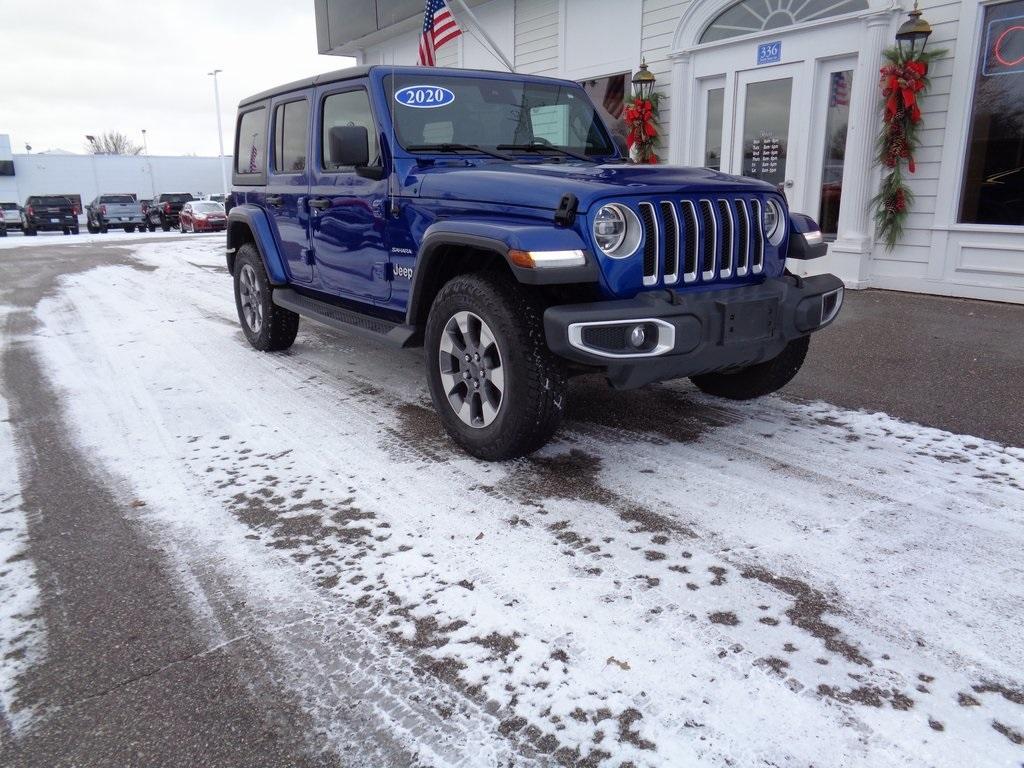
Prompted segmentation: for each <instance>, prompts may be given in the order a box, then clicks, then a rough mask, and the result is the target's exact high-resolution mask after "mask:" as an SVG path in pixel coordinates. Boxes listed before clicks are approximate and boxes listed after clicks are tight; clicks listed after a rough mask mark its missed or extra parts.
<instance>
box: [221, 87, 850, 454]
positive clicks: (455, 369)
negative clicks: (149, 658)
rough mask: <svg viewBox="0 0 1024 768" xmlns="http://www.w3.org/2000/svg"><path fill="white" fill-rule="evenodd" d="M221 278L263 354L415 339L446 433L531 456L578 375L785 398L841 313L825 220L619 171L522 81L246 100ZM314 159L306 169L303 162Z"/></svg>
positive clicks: (704, 178)
mask: <svg viewBox="0 0 1024 768" xmlns="http://www.w3.org/2000/svg"><path fill="white" fill-rule="evenodd" d="M235 125H236V130H235V136H236V138H235V160H234V162H235V166H234V172H233V187H234V191H233V201H234V205H233V207H232V208H231V211H230V213H229V215H228V251H227V262H228V270H229V271H230V273H231V275H232V276H233V279H234V286H235V301H236V304H237V307H238V316H239V319H240V321H241V324H242V329H243V330H244V332H245V335H246V337H247V338H248V340H249V342H250V343H251V344H252V345H253V346H254V347H255V348H256V349H259V350H263V351H273V350H282V349H286V348H288V347H289V346H291V344H292V342H293V341H294V340H295V335H296V333H297V332H298V328H299V317H300V316H303V317H307V318H309V319H311V320H315V321H317V322H320V323H323V324H325V325H328V326H333V327H335V328H340V329H344V330H348V331H352V332H355V333H362V334H366V335H369V336H373V337H375V338H378V339H380V340H383V341H385V342H387V343H390V344H394V345H396V346H399V347H404V346H414V345H423V346H424V347H425V351H426V354H425V364H426V374H427V383H428V385H429V388H430V394H431V397H432V398H433V401H434V407H435V408H436V409H437V413H438V415H439V417H440V419H441V422H442V423H443V425H444V427H445V429H446V430H447V431H448V434H449V435H451V437H452V439H453V440H455V442H457V443H458V444H459V445H461V446H462V447H463V448H464V449H465V450H466V451H468V452H469V453H471V454H473V455H474V456H478V457H480V458H482V459H489V460H494V459H507V458H511V457H515V456H522V455H524V454H527V453H530V452H531V451H534V450H536V449H537V448H539V447H540V446H542V445H544V443H545V442H547V440H548V439H549V438H550V437H551V436H552V434H553V433H554V432H555V430H556V429H557V427H558V424H559V422H560V420H561V418H562V413H563V411H564V409H565V403H566V394H567V387H568V380H569V377H570V375H572V374H576V373H581V372H601V373H603V374H604V375H605V376H606V377H607V378H608V381H609V382H610V383H611V384H612V386H614V387H619V388H623V389H628V388H632V387H639V386H643V385H644V384H648V383H651V382H655V381H664V380H668V379H677V378H683V377H689V378H690V379H692V381H693V382H694V384H696V385H697V386H698V387H699V388H700V389H702V390H703V391H704V392H708V393H710V394H713V395H717V396H720V397H728V398H733V399H747V398H754V397H759V396H761V395H766V394H768V393H770V392H774V391H775V390H777V389H779V388H780V387H783V386H784V385H785V384H787V383H788V382H789V381H790V380H791V379H792V378H793V376H795V375H796V373H797V371H798V370H799V369H800V366H801V364H802V363H803V361H804V356H805V355H806V354H807V348H808V342H809V339H810V334H811V333H813V332H814V331H817V330H819V329H820V328H823V327H824V326H826V325H828V324H829V323H831V322H832V321H833V320H834V319H835V317H836V315H837V314H838V313H839V309H840V307H841V306H842V301H843V284H842V282H841V281H840V280H839V278H837V277H835V276H834V275H818V276H816V277H808V278H803V279H800V278H797V277H794V276H793V275H791V274H790V273H789V272H787V270H786V259H787V258H789V259H813V258H816V257H819V256H822V255H824V253H825V243H824V242H823V240H822V236H821V233H820V232H819V231H818V226H817V225H816V224H815V223H814V221H812V220H811V219H810V218H808V217H807V216H803V215H801V214H798V213H792V212H790V211H789V210H788V207H787V204H786V201H785V199H784V198H783V197H782V195H780V194H779V193H778V191H777V190H776V189H775V188H774V187H772V186H771V185H769V184H765V183H763V182H761V181H757V180H754V179H747V178H742V177H738V176H729V175H726V174H723V173H718V172H717V171H712V170H708V169H706V168H680V167H668V166H636V165H630V164H629V163H628V162H627V160H626V158H624V157H623V156H622V155H621V154H620V152H619V151H618V149H617V148H616V146H615V143H614V142H613V141H612V139H611V137H610V136H609V134H608V131H607V130H606V129H605V127H604V125H603V123H602V122H601V119H600V117H599V116H598V114H597V112H596V111H595V109H594V106H593V105H592V104H591V102H590V100H589V98H588V97H587V94H586V93H585V92H584V90H583V88H582V87H581V86H580V85H578V84H577V83H573V82H569V81H565V80H555V79H551V78H546V77H538V76H533V75H520V74H515V73H504V72H501V73H499V72H476V71H472V70H461V69H458V70H456V69H434V68H429V69H426V68H416V67H368V68H358V69H347V70H341V71H339V72H332V73H329V74H324V75H319V76H317V77H313V78H309V79H307V80H302V81H299V82H296V83H291V84H289V85H285V86H281V87H278V88H272V89H270V90H268V91H264V92H263V93H260V94H257V95H256V96H251V97H249V98H247V99H244V100H243V101H242V103H241V104H240V105H239V108H238V118H237V121H236V124H235ZM307 155H309V156H307Z"/></svg>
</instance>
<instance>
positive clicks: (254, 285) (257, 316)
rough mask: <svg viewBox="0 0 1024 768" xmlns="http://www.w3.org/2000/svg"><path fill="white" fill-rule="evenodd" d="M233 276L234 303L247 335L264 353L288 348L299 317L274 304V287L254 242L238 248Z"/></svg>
mask: <svg viewBox="0 0 1024 768" xmlns="http://www.w3.org/2000/svg"><path fill="white" fill-rule="evenodd" d="M234 278H235V306H236V307H237V308H238V320H239V321H240V322H241V324H242V331H244V332H245V338H247V339H248V340H249V343H250V344H252V345H253V346H254V347H255V348H256V349H258V350H260V351H261V352H276V351H279V350H282V349H288V347H290V346H291V345H292V343H293V342H294V341H295V336H296V334H297V333H298V332H299V316H298V315H297V314H296V313H294V312H291V311H289V310H287V309H283V308H282V307H279V306H277V305H276V304H274V301H273V292H274V287H273V286H272V285H271V284H270V280H268V279H267V272H266V270H265V269H264V268H263V261H262V260H261V259H260V255H259V253H258V252H257V251H256V247H255V246H254V245H253V244H252V243H246V244H245V245H243V246H242V247H241V248H239V249H238V255H237V256H236V257H235V275H234Z"/></svg>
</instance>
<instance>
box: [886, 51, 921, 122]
mask: <svg viewBox="0 0 1024 768" xmlns="http://www.w3.org/2000/svg"><path fill="white" fill-rule="evenodd" d="M881 73H882V82H881V86H882V96H883V97H884V98H885V116H886V118H887V119H890V120H891V119H892V118H894V117H895V116H896V113H897V112H899V109H900V101H901V100H902V102H903V107H904V109H906V110H907V114H908V115H909V116H910V120H911V121H912V122H914V123H917V122H920V121H921V108H920V107H919V106H918V105H917V94H918V93H919V92H921V91H923V90H924V85H925V83H924V76H925V75H926V74H928V65H927V64H926V63H925V62H923V61H916V60H914V61H908V62H907V63H906V64H904V65H903V66H900V65H898V64H890V65H888V66H885V67H882V69H881Z"/></svg>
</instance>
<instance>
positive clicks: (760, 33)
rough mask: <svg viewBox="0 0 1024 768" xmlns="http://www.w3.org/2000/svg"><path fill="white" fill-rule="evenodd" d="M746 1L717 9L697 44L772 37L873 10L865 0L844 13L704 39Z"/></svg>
mask: <svg viewBox="0 0 1024 768" xmlns="http://www.w3.org/2000/svg"><path fill="white" fill-rule="evenodd" d="M746 1H747V0H731V2H729V3H728V4H727V5H725V6H723V7H720V8H719V10H718V11H716V12H715V14H714V15H713V16H712V17H711V18H710V19H709V20H708V21H707V22H705V24H704V26H702V27H701V28H700V31H699V32H698V33H697V37H696V45H698V46H702V45H714V44H715V43H724V42H732V41H734V40H740V39H743V38H754V37H757V38H761V37H765V36H768V37H770V36H772V35H774V34H776V33H784V32H787V31H791V30H794V29H804V28H805V27H807V26H809V25H811V24H818V23H820V22H823V21H832V20H833V19H844V18H851V17H853V18H855V17H857V16H861V15H864V14H867V13H871V11H872V8H871V3H870V1H869V0H865V3H866V7H865V8H857V9H855V10H852V11H845V12H843V13H836V14H831V15H828V16H821V17H819V18H817V19H807V20H806V21H797V22H795V23H793V24H787V25H785V26H782V27H773V28H772V29H758V30H752V31H750V32H740V33H739V34H735V35H731V36H729V37H722V38H719V39H717V40H704V39H703V38H704V35H706V34H707V33H708V30H709V29H711V27H713V26H714V25H715V22H717V21H718V20H719V19H720V18H722V16H724V15H725V14H726V13H728V12H729V11H731V10H732V9H733V8H735V7H736V6H737V5H740V4H741V3H743V2H746ZM847 1H848V2H853V0H847ZM801 10H802V7H801Z"/></svg>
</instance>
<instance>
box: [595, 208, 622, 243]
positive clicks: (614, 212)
mask: <svg viewBox="0 0 1024 768" xmlns="http://www.w3.org/2000/svg"><path fill="white" fill-rule="evenodd" d="M625 239H626V217H625V216H624V215H623V213H622V211H621V210H620V209H619V206H617V205H606V206H604V208H602V209H601V210H599V211H598V212H597V216H595V217H594V240H595V241H597V247H598V248H600V249H601V250H602V251H604V252H605V253H614V251H615V250H616V249H617V248H618V247H619V246H620V245H622V241H623V240H625Z"/></svg>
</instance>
